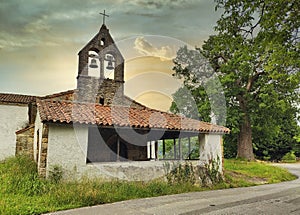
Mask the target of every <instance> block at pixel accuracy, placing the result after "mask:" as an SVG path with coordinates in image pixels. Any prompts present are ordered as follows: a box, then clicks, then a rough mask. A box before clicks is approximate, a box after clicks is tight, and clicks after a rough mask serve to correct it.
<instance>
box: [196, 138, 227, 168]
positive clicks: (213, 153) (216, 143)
mask: <svg viewBox="0 0 300 215" xmlns="http://www.w3.org/2000/svg"><path fill="white" fill-rule="evenodd" d="M199 143H200V147H199V150H200V156H199V160H200V165H205V164H208V163H210V162H211V161H212V160H215V161H217V160H218V158H219V170H220V172H222V171H223V152H222V150H223V147H222V135H218V134H200V135H199Z"/></svg>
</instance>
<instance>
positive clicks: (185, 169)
mask: <svg viewBox="0 0 300 215" xmlns="http://www.w3.org/2000/svg"><path fill="white" fill-rule="evenodd" d="M164 168H165V173H166V178H167V181H168V183H169V184H171V185H172V184H181V185H182V184H190V185H194V184H195V182H196V178H195V170H194V166H193V164H192V163H189V162H185V163H184V164H181V163H173V165H172V166H171V165H170V163H169V162H166V163H164Z"/></svg>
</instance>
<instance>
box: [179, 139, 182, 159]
mask: <svg viewBox="0 0 300 215" xmlns="http://www.w3.org/2000/svg"><path fill="white" fill-rule="evenodd" d="M180 140H181V138H179V137H178V152H179V160H182V151H181V141H180Z"/></svg>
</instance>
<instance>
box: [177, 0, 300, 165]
mask: <svg viewBox="0 0 300 215" xmlns="http://www.w3.org/2000/svg"><path fill="white" fill-rule="evenodd" d="M216 3H217V6H216V9H220V10H222V11H223V14H222V16H221V18H220V19H219V20H218V22H217V25H216V27H215V30H216V32H217V35H213V36H210V37H209V39H208V40H207V41H205V43H204V45H203V46H202V48H197V49H196V50H188V49H187V48H186V47H182V48H181V49H180V50H179V51H178V53H177V57H176V59H175V60H174V64H175V66H174V71H175V76H176V77H178V78H181V79H183V80H184V84H185V87H186V88H187V89H189V90H190V91H191V94H192V95H193V97H194V100H195V102H196V104H197V105H196V107H197V108H198V111H199V115H200V117H201V119H202V120H205V121H210V119H209V118H207V117H206V118H205V116H209V114H210V111H212V112H213V113H214V114H216V115H217V119H218V121H217V122H219V121H223V120H222V119H221V118H222V117H224V116H225V115H226V113H225V115H224V111H222V110H219V109H218V108H213V109H212V107H214V106H218V107H221V106H222V105H223V103H221V104H218V103H217V101H218V100H220V99H215V101H212V99H211V97H215V98H221V96H222V95H224V96H225V98H226V107H227V118H226V126H227V127H229V128H230V129H231V134H230V135H228V137H226V139H225V144H224V145H225V156H226V157H234V156H236V154H237V153H236V152H235V150H236V149H239V150H238V152H240V153H241V152H244V154H243V153H241V154H242V155H238V156H242V157H245V158H253V155H251V154H249V152H248V151H250V153H251V151H252V144H253V145H254V151H255V154H256V156H257V157H258V158H260V159H270V160H280V159H281V157H282V156H283V155H284V154H285V153H286V152H288V151H290V150H291V149H295V150H296V151H297V152H296V153H298V151H299V150H300V149H299V144H297V143H296V142H295V138H294V137H295V136H297V135H299V125H297V120H296V118H297V112H299V99H300V98H299V88H300V85H299V83H300V73H299V68H300V61H299V59H300V50H299V48H300V45H299V29H300V21H299V18H298V14H299V12H300V11H299V10H300V9H299V8H300V3H299V1H298V0H291V1H288V2H286V1H269V0H268V1H256V0H241V1H229V0H216ZM204 57H205V58H206V59H207V60H208V61H209V62H210V64H211V67H212V70H213V72H212V71H210V70H207V69H206V68H207V67H208V66H206V67H203V66H202V67H201V66H200V65H204V63H203V62H205V60H204ZM197 66H198V67H199V68H197ZM214 75H215V76H214ZM216 76H217V77H218V79H219V81H220V83H221V86H219V85H218V84H217V83H218V82H217V81H216ZM209 82H210V83H213V84H212V85H214V84H215V87H214V88H213V87H209V84H208V83H209ZM212 85H211V86H212ZM218 89H219V91H218ZM217 92H219V93H217ZM174 97H175V98H176V95H175V96H174ZM177 97H178V98H180V92H179V96H177ZM207 98H209V99H207ZM175 102H176V100H175ZM177 103H180V102H176V104H177ZM216 104H217V105H216ZM244 125H249V126H248V127H249V129H242V128H243V126H244ZM247 139H250V140H252V142H251V141H246V140H247ZM244 143H245V144H246V145H243V144H244ZM248 149H251V150H248Z"/></svg>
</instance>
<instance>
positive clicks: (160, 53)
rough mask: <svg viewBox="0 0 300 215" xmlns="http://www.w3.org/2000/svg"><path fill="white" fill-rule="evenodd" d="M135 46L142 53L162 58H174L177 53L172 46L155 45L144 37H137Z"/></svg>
mask: <svg viewBox="0 0 300 215" xmlns="http://www.w3.org/2000/svg"><path fill="white" fill-rule="evenodd" d="M134 48H135V49H136V50H137V51H138V52H139V53H140V54H142V55H145V56H153V57H159V58H160V59H161V60H172V59H173V58H174V57H175V53H176V52H175V50H173V49H172V48H171V47H170V46H160V47H155V46H153V45H152V44H151V43H150V42H148V41H147V40H146V39H145V38H144V37H138V38H136V40H135V41H134Z"/></svg>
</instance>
